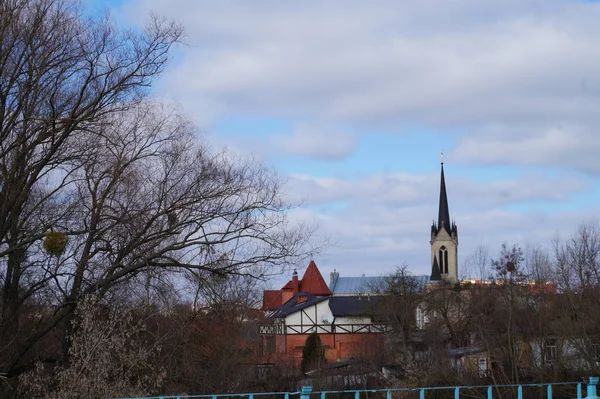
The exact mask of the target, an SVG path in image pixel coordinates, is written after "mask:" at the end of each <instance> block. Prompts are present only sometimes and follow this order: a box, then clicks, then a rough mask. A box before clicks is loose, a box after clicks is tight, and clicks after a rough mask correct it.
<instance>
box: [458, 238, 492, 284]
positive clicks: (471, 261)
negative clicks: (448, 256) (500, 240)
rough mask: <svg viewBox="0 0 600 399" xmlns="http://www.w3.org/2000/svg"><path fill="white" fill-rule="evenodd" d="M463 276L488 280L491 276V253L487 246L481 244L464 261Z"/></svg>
mask: <svg viewBox="0 0 600 399" xmlns="http://www.w3.org/2000/svg"><path fill="white" fill-rule="evenodd" d="M461 270H462V272H461V274H462V277H463V278H469V277H470V278H476V279H479V280H486V279H488V278H490V274H491V271H490V253H489V249H488V247H487V246H485V245H483V244H479V245H478V246H477V247H476V248H475V250H474V251H473V252H471V253H470V254H469V255H468V256H467V257H466V259H465V261H464V262H463V267H462V268H461Z"/></svg>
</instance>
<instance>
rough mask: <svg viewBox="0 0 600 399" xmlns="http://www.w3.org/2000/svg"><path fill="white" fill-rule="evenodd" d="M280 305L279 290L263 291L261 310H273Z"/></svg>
mask: <svg viewBox="0 0 600 399" xmlns="http://www.w3.org/2000/svg"><path fill="white" fill-rule="evenodd" d="M281 305H282V303H281V290H277V291H275V290H265V291H264V293H263V305H262V310H275V309H277V308H278V307H280V306H281Z"/></svg>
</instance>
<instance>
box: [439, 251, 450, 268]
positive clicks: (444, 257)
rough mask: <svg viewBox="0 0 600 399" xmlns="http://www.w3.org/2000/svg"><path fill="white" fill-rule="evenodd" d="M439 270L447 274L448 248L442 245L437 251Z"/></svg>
mask: <svg viewBox="0 0 600 399" xmlns="http://www.w3.org/2000/svg"><path fill="white" fill-rule="evenodd" d="M439 260H440V261H439V263H440V272H441V273H442V274H448V249H446V247H444V246H442V247H441V248H440V251H439Z"/></svg>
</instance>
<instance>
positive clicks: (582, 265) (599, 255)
mask: <svg viewBox="0 0 600 399" xmlns="http://www.w3.org/2000/svg"><path fill="white" fill-rule="evenodd" d="M554 256H555V259H556V273H557V278H558V282H559V283H560V285H561V287H562V288H563V289H569V290H571V289H574V290H579V289H584V288H586V287H593V286H598V285H599V284H600V228H599V226H598V223H596V222H589V223H582V224H580V225H579V227H578V229H577V231H576V232H575V234H573V235H572V236H571V237H570V238H569V239H567V240H565V241H564V242H561V241H560V240H559V239H558V238H557V239H556V240H555V241H554Z"/></svg>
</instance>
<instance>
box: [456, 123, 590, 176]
mask: <svg viewBox="0 0 600 399" xmlns="http://www.w3.org/2000/svg"><path fill="white" fill-rule="evenodd" d="M539 129H540V130H537V129H536V128H534V127H525V128H520V127H519V128H514V127H509V126H495V127H489V128H486V129H482V131H481V134H480V135H477V136H475V135H472V136H465V137H464V138H463V139H461V140H460V141H459V142H458V144H457V146H456V148H455V151H454V153H453V156H454V157H455V159H457V160H459V161H461V162H472V163H475V162H478V163H489V164H507V163H508V164H513V165H539V164H542V165H552V166H556V167H561V166H562V167H569V166H572V167H575V168H577V169H580V170H583V171H586V172H589V173H596V174H598V173H600V163H599V162H598V155H599V154H600V134H599V133H598V132H596V131H592V130H590V129H589V128H587V127H585V126H577V125H567V126H562V127H556V128H551V127H547V128H543V127H539Z"/></svg>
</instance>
